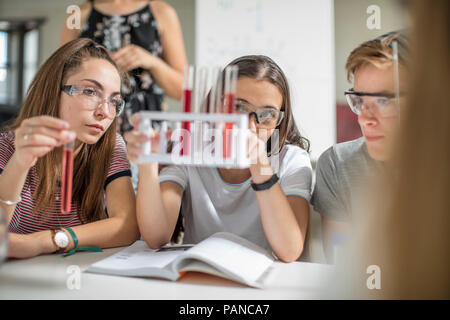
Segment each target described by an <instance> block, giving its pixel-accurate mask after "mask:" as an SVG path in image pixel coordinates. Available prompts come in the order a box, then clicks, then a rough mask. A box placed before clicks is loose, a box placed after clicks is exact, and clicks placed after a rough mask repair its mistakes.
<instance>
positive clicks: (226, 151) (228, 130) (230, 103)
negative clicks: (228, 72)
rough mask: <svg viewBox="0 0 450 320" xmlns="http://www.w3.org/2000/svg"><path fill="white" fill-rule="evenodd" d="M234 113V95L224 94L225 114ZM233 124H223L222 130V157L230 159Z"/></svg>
mask: <svg viewBox="0 0 450 320" xmlns="http://www.w3.org/2000/svg"><path fill="white" fill-rule="evenodd" d="M233 111H234V94H232V93H226V94H225V112H226V113H233ZM232 130H233V123H231V122H227V123H225V128H224V129H223V157H224V158H230V157H231V147H232V145H231V142H232V139H233V135H232Z"/></svg>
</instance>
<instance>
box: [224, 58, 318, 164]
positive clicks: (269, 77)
mask: <svg viewBox="0 0 450 320" xmlns="http://www.w3.org/2000/svg"><path fill="white" fill-rule="evenodd" d="M228 66H237V67H238V68H239V72H238V78H240V77H248V78H252V79H255V80H266V81H269V82H270V83H272V84H273V85H274V86H276V87H277V88H278V89H279V90H280V93H281V95H282V97H283V104H282V105H281V111H283V112H284V117H283V120H282V121H281V123H280V124H279V125H278V126H277V127H276V129H278V130H279V142H280V143H279V144H275V145H276V146H278V150H271V148H272V144H273V143H271V142H272V141H271V140H272V137H271V138H270V139H269V141H267V153H268V154H269V155H271V154H273V153H278V152H280V151H281V150H282V148H283V147H284V145H286V144H292V145H296V146H298V147H300V148H302V149H304V150H306V151H307V152H309V150H310V142H309V140H308V139H306V138H305V137H303V136H301V135H300V132H299V131H298V129H297V125H296V124H295V120H294V116H293V114H292V105H291V93H290V90H289V85H288V81H287V79H286V76H285V75H284V72H283V70H281V68H280V67H279V66H278V65H277V64H276V63H275V61H273V60H272V59H271V58H269V57H267V56H264V55H248V56H243V57H240V58H237V59H235V60H233V61H231V62H230V63H229V64H228Z"/></svg>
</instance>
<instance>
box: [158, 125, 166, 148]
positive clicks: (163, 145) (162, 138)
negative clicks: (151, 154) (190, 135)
mask: <svg viewBox="0 0 450 320" xmlns="http://www.w3.org/2000/svg"><path fill="white" fill-rule="evenodd" d="M166 136H167V121H163V122H161V131H160V135H159V139H160V140H159V153H161V154H166V152H167V137H166Z"/></svg>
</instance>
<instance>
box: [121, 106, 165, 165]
mask: <svg viewBox="0 0 450 320" xmlns="http://www.w3.org/2000/svg"><path fill="white" fill-rule="evenodd" d="M140 120H141V119H140V117H139V114H137V113H135V114H133V115H132V116H131V119H130V121H131V124H132V125H133V130H131V131H127V132H125V134H124V136H123V137H124V139H125V141H126V142H127V153H128V159H129V160H130V161H132V162H135V163H139V161H138V160H139V155H140V154H141V153H142V144H143V143H146V142H148V141H149V140H150V142H151V146H152V148H151V152H152V153H159V133H155V131H154V130H153V129H150V135H147V134H145V133H143V132H140V131H139V122H140Z"/></svg>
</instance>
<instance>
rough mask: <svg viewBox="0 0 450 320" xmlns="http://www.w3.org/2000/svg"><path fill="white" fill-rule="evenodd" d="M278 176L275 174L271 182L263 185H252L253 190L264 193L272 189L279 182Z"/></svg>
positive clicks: (268, 181)
mask: <svg viewBox="0 0 450 320" xmlns="http://www.w3.org/2000/svg"><path fill="white" fill-rule="evenodd" d="M278 179H279V178H278V176H277V174H276V173H275V174H274V175H273V176H272V177H271V178H270V179H269V180H267V181H266V182H263V183H258V184H256V183H253V182H252V183H251V186H252V188H253V190H255V191H263V190H267V189H270V188H271V187H272V186H273V185H274V184H275V183H277V181H278Z"/></svg>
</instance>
